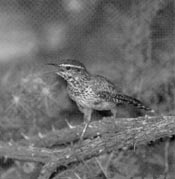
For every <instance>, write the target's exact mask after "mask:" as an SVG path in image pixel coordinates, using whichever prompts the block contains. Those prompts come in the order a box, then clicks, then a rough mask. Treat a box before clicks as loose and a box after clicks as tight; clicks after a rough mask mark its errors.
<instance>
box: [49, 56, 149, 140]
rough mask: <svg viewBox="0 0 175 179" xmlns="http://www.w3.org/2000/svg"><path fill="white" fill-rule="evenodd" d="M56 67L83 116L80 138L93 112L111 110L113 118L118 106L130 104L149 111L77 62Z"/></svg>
mask: <svg viewBox="0 0 175 179" xmlns="http://www.w3.org/2000/svg"><path fill="white" fill-rule="evenodd" d="M48 65H53V66H56V67H57V70H58V71H57V72H56V73H57V74H58V75H59V76H61V77H62V78H64V79H65V80H66V81H67V84H68V85H67V91H68V94H69V96H70V98H71V99H72V100H74V101H75V102H76V104H77V106H78V108H79V110H80V111H81V112H82V113H83V114H84V119H85V121H86V123H85V127H84V129H83V132H82V134H81V138H80V139H83V136H84V134H85V132H86V129H87V127H88V125H89V123H90V121H91V114H92V111H93V110H111V112H112V114H113V116H114V117H116V113H117V105H118V104H124V103H128V104H132V105H134V106H135V107H137V108H139V109H143V110H146V111H151V109H150V108H149V107H146V106H145V105H144V104H143V103H142V102H140V101H139V100H137V99H135V98H132V97H130V96H127V95H124V94H121V93H120V91H119V90H118V89H117V87H116V86H115V85H114V84H113V83H112V82H111V81H109V80H108V79H106V78H105V77H103V76H100V75H92V74H90V73H89V72H88V71H87V70H86V67H85V66H84V65H83V64H82V63H80V62H79V61H77V60H70V59H68V60H64V61H63V62H62V63H60V64H59V65H58V64H53V63H48Z"/></svg>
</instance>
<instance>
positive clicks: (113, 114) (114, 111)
mask: <svg viewBox="0 0 175 179" xmlns="http://www.w3.org/2000/svg"><path fill="white" fill-rule="evenodd" d="M111 113H112V116H113V117H114V119H115V118H116V117H117V109H116V108H113V109H111Z"/></svg>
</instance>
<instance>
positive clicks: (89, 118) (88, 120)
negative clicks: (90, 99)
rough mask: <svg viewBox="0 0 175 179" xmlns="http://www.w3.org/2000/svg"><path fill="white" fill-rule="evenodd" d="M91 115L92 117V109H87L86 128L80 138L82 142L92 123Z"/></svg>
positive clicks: (85, 114)
mask: <svg viewBox="0 0 175 179" xmlns="http://www.w3.org/2000/svg"><path fill="white" fill-rule="evenodd" d="M91 115H92V109H85V110H84V120H85V126H84V128H83V131H82V133H81V136H80V140H81V141H82V140H83V137H84V134H85V132H86V130H87V128H88V126H89V124H90V122H91Z"/></svg>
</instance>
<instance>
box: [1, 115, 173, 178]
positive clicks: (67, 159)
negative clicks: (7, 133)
mask: <svg viewBox="0 0 175 179" xmlns="http://www.w3.org/2000/svg"><path fill="white" fill-rule="evenodd" d="M114 123H115V125H114ZM82 128H83V125H82V126H77V127H76V128H73V129H71V128H67V129H62V130H59V131H52V132H50V133H48V134H45V135H41V134H40V135H39V136H37V137H33V138H28V140H22V141H20V142H9V143H4V142H0V156H5V157H8V158H12V159H17V160H23V161H33V162H40V163H43V164H45V165H44V167H43V169H42V171H41V174H40V177H39V179H41V178H42V179H48V178H49V177H50V175H51V174H52V173H53V172H54V171H55V170H56V169H57V168H59V167H61V166H69V165H71V164H74V163H77V162H80V161H81V160H87V159H90V158H92V157H94V156H99V155H101V154H103V153H106V152H111V151H113V150H118V149H127V148H128V147H135V146H136V147H137V145H139V144H146V143H149V142H150V141H155V140H156V139H159V138H161V137H166V136H168V137H171V136H172V135H174V134H175V116H154V117H151V116H145V117H139V118H116V119H113V118H104V119H103V120H102V121H95V122H91V124H90V127H89V128H88V130H87V132H86V135H85V140H84V141H83V142H82V143H81V144H79V143H78V144H77V141H78V139H79V135H78V134H80V133H81V131H82ZM64 139H65V140H64ZM71 142H72V143H74V144H73V146H72V145H70V144H71ZM63 144H64V145H63ZM53 146H54V148H53Z"/></svg>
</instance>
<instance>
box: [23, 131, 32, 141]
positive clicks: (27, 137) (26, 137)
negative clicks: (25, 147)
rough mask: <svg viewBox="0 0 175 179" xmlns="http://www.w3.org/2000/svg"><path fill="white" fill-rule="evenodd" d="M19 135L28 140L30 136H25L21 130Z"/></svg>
mask: <svg viewBox="0 0 175 179" xmlns="http://www.w3.org/2000/svg"><path fill="white" fill-rule="evenodd" d="M21 135H22V136H23V137H24V139H26V140H30V137H29V136H27V135H25V134H24V133H23V132H21Z"/></svg>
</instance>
